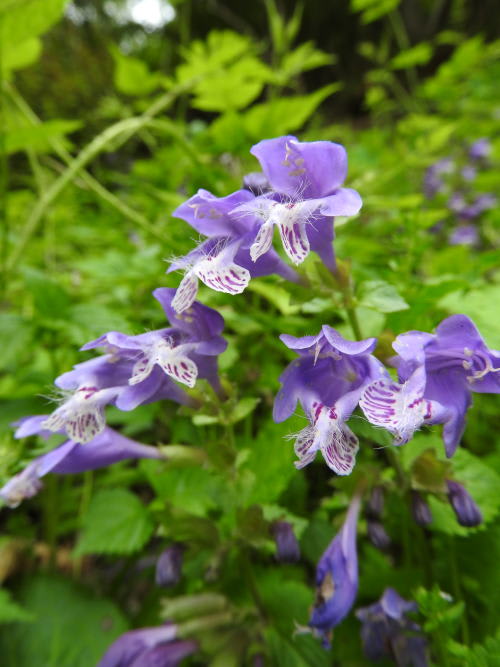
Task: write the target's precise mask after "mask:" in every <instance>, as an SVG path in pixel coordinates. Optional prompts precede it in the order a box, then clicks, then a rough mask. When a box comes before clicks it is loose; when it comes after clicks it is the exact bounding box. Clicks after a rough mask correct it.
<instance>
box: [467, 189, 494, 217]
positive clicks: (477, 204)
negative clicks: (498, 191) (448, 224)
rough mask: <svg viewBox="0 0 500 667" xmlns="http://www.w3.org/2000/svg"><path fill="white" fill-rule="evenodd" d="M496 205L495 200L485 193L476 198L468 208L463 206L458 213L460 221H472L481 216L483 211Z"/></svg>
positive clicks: (492, 196)
mask: <svg viewBox="0 0 500 667" xmlns="http://www.w3.org/2000/svg"><path fill="white" fill-rule="evenodd" d="M496 203H497V198H496V197H495V196H494V195H492V194H489V193H485V194H482V195H479V197H476V199H475V200H474V202H473V203H472V204H470V205H469V206H464V207H463V208H462V209H461V210H460V211H459V217H460V218H461V219H462V220H473V219H474V218H477V217H478V216H480V215H481V213H483V212H484V211H487V210H489V209H490V208H494V207H495V206H496Z"/></svg>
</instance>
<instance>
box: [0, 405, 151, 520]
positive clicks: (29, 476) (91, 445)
mask: <svg viewBox="0 0 500 667" xmlns="http://www.w3.org/2000/svg"><path fill="white" fill-rule="evenodd" d="M45 421H46V415H37V416H34V417H27V418H25V419H23V420H22V421H21V423H20V426H19V428H18V430H17V431H16V438H24V437H26V436H28V435H34V434H39V435H41V436H42V437H48V436H49V435H51V433H50V431H47V430H44V426H43V424H44V423H45ZM145 458H147V459H159V458H162V454H161V452H160V451H159V450H158V449H157V448H156V447H150V446H148V445H143V444H141V443H139V442H135V441H134V440H130V439H129V438H126V437H125V436H123V435H120V434H119V433H117V432H116V431H114V430H113V429H111V428H109V427H105V428H104V430H103V431H102V432H101V433H99V435H97V436H96V437H95V438H94V439H93V440H91V441H90V442H87V443H85V444H82V443H80V442H75V441H74V440H68V441H67V442H64V443H63V444H62V445H59V447H56V448H55V449H52V450H51V451H50V452H47V453H46V454H43V455H42V456H39V457H38V458H36V459H34V460H33V461H32V462H31V463H30V464H29V465H28V466H27V467H26V468H25V469H24V470H23V471H22V472H20V473H19V474H17V475H15V476H14V477H13V478H12V479H10V480H9V481H8V482H7V484H5V486H4V487H3V488H2V489H0V497H1V498H2V499H3V500H4V501H5V502H6V503H7V505H9V506H10V507H17V505H19V504H20V503H21V501H22V500H24V499H25V498H31V497H32V496H34V495H36V494H37V493H38V492H39V491H40V489H41V488H42V484H41V482H40V479H41V478H42V477H44V476H45V475H47V474H48V473H56V474H59V475H67V474H73V473H79V472H84V471H85V470H94V469H96V468H104V467H105V466H108V465H110V464H112V463H117V462H118V461H123V460H124V459H145Z"/></svg>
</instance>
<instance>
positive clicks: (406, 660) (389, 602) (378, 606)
mask: <svg viewBox="0 0 500 667" xmlns="http://www.w3.org/2000/svg"><path fill="white" fill-rule="evenodd" d="M417 610H418V607H417V605H416V603H415V602H409V601H408V600H405V599H404V598H402V597H401V596H400V595H399V594H398V593H397V592H396V591H395V590H394V589H393V588H387V589H386V590H385V591H384V594H383V595H382V597H381V598H380V600H379V601H378V602H375V603H374V604H372V605H370V606H368V607H363V608H362V609H358V610H357V611H356V616H357V617H358V618H359V620H360V621H361V623H362V627H361V639H362V641H363V649H364V651H365V654H366V657H367V658H368V659H369V660H381V659H382V658H389V659H392V660H394V661H395V664H396V665H398V667H427V665H428V664H429V663H428V660H427V655H426V641H425V639H424V637H423V636H422V634H421V632H420V626H419V625H418V624H417V623H415V622H414V621H412V620H411V619H409V618H407V617H406V614H408V613H409V612H414V611H417Z"/></svg>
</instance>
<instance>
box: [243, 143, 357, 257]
mask: <svg viewBox="0 0 500 667" xmlns="http://www.w3.org/2000/svg"><path fill="white" fill-rule="evenodd" d="M250 152H251V153H252V155H255V157H256V158H257V159H258V160H259V162H260V165H261V167H262V171H263V172H264V175H265V177H266V178H267V181H268V182H269V184H270V186H271V188H272V191H271V192H270V193H266V194H264V195H263V196H260V197H257V198H255V199H253V200H249V201H247V202H244V203H243V204H240V205H239V206H238V208H237V209H236V210H237V211H241V212H247V213H251V214H253V215H255V216H257V218H258V219H259V220H260V229H259V232H258V234H257V236H256V238H255V240H254V241H253V243H252V246H251V248H250V255H251V257H252V259H253V261H257V260H258V258H259V257H261V255H263V254H264V253H266V252H268V251H269V249H270V248H271V246H272V241H273V233H274V228H275V227H277V228H278V230H279V233H280V236H281V241H282V244H283V248H284V250H285V252H286V254H287V255H288V257H289V258H290V259H291V260H292V262H293V263H294V264H300V263H301V262H303V261H304V259H305V258H306V257H307V255H308V254H309V251H310V250H314V251H315V252H317V253H318V254H319V255H320V257H321V259H322V260H323V262H324V263H325V265H326V266H327V267H328V268H330V269H331V270H334V269H335V257H334V254H333V248H332V241H333V238H334V230H333V218H334V217H335V216H338V215H356V213H358V211H359V209H360V208H361V204H362V202H361V197H360V196H359V194H358V193H357V192H356V191H355V190H351V189H349V188H342V187H341V186H342V184H343V182H344V180H345V178H346V175H347V154H346V151H345V149H344V147H343V146H341V145H340V144H335V143H332V142H330V141H310V142H300V141H298V140H297V139H296V137H293V136H284V137H278V138H276V139H265V140H264V141H261V142H259V143H258V144H256V145H255V146H253V148H252V149H251V151H250Z"/></svg>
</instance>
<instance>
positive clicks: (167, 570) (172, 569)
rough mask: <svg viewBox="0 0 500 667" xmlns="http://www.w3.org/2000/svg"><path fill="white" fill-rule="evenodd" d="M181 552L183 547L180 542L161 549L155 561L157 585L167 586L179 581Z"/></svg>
mask: <svg viewBox="0 0 500 667" xmlns="http://www.w3.org/2000/svg"><path fill="white" fill-rule="evenodd" d="M183 553H184V549H183V547H182V546H181V545H180V544H172V545H171V546H169V547H167V548H166V549H164V550H163V551H162V553H161V554H160V557H159V558H158V560H157V562H156V574H155V581H156V584H157V585H158V586H163V587H164V588H169V587H170V586H175V585H176V584H178V583H179V581H180V579H181V575H182V560H183Z"/></svg>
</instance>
